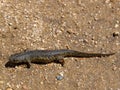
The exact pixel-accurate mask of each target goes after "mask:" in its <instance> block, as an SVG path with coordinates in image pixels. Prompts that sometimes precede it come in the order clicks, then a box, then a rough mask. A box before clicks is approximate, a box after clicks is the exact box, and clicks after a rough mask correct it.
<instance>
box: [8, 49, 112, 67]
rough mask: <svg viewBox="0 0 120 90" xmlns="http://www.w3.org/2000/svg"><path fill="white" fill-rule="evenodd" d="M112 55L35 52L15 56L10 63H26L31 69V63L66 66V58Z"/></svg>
mask: <svg viewBox="0 0 120 90" xmlns="http://www.w3.org/2000/svg"><path fill="white" fill-rule="evenodd" d="M113 54H114V53H110V54H101V53H84V52H79V51H74V50H67V49H66V50H64V49H62V50H33V51H26V52H22V53H17V54H13V55H11V56H10V58H9V62H11V63H13V64H18V63H25V64H27V67H28V68H30V63H43V64H47V63H51V62H56V63H60V64H61V65H62V66H63V65H64V60H63V59H64V58H66V57H80V58H89V57H105V56H110V55H113Z"/></svg>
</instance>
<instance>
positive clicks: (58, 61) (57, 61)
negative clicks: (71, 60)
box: [54, 59, 65, 66]
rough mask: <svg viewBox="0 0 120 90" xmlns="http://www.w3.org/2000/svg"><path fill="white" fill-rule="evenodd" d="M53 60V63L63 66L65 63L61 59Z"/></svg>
mask: <svg viewBox="0 0 120 90" xmlns="http://www.w3.org/2000/svg"><path fill="white" fill-rule="evenodd" d="M54 62H55V63H59V64H61V65H62V66H64V64H65V61H64V60H63V59H60V60H55V61H54Z"/></svg>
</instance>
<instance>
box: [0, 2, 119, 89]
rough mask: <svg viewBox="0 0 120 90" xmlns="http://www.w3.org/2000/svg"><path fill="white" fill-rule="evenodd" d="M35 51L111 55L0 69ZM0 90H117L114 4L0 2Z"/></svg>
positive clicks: (116, 3)
mask: <svg viewBox="0 0 120 90" xmlns="http://www.w3.org/2000/svg"><path fill="white" fill-rule="evenodd" d="M35 49H42V50H44V49H73V50H78V51H82V52H92V53H93V52H94V53H110V52H116V54H115V55H113V56H110V57H102V58H66V59H65V65H64V67H62V66H61V65H59V64H55V63H51V64H47V65H38V64H32V67H31V68H30V69H27V68H25V66H24V65H21V66H17V67H15V68H6V67H5V64H6V62H7V61H8V59H9V56H10V55H11V54H14V53H18V52H21V51H24V50H35ZM0 90H120V0H1V1H0Z"/></svg>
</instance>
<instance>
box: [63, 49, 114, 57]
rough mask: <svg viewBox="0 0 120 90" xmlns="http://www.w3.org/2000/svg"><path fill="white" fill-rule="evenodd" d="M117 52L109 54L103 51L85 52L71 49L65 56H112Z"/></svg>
mask: <svg viewBox="0 0 120 90" xmlns="http://www.w3.org/2000/svg"><path fill="white" fill-rule="evenodd" d="M113 54H115V53H108V54H102V53H85V52H79V51H73V50H69V51H68V52H66V53H65V56H64V57H81V58H84V57H85V58H89V57H106V56H111V55H113Z"/></svg>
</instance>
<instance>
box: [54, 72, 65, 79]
mask: <svg viewBox="0 0 120 90" xmlns="http://www.w3.org/2000/svg"><path fill="white" fill-rule="evenodd" d="M63 74H64V72H60V73H59V75H58V76H57V77H56V78H57V80H62V79H63V77H64V75H63Z"/></svg>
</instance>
